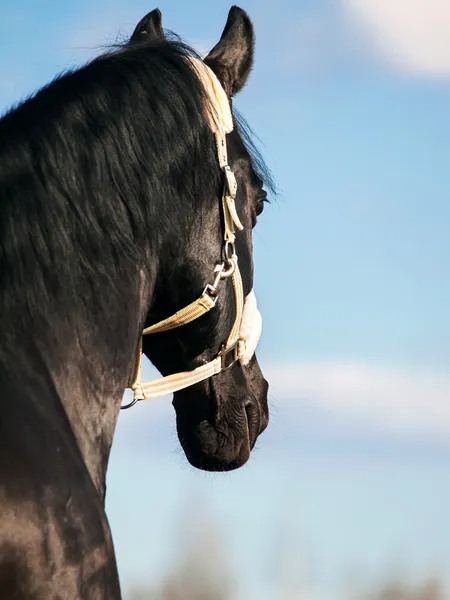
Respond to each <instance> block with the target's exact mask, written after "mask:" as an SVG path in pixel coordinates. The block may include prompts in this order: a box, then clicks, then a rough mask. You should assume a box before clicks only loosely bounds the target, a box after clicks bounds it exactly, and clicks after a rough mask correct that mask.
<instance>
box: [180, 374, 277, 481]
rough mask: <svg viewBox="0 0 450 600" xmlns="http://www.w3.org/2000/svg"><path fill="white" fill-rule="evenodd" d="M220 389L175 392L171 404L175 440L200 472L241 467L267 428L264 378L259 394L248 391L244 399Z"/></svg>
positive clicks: (217, 387) (214, 387) (217, 386)
mask: <svg viewBox="0 0 450 600" xmlns="http://www.w3.org/2000/svg"><path fill="white" fill-rule="evenodd" d="M221 387H222V386H220V384H219V385H217V384H216V385H209V386H208V388H209V389H208V390H195V391H194V390H192V388H191V389H190V390H189V391H187V390H185V391H184V393H183V392H178V393H177V394H175V398H174V402H173V405H174V407H175V411H176V415H177V432H178V438H179V440H180V444H181V446H182V448H183V450H184V453H185V455H186V458H187V460H188V461H189V463H190V464H191V465H192V466H193V467H196V468H197V469H201V470H203V471H232V470H234V469H238V468H239V467H242V466H243V465H244V464H245V463H246V462H247V461H248V460H249V458H250V453H251V451H252V449H253V447H254V445H255V442H256V440H257V438H258V436H259V435H260V434H261V433H262V432H263V431H264V429H265V428H266V427H267V425H268V420H269V417H268V408H267V391H268V385H267V382H266V381H265V379H262V381H261V382H260V384H259V385H258V387H259V388H260V391H259V393H258V394H257V395H255V393H254V392H255V390H254V389H252V390H251V391H252V392H253V393H251V394H249V395H246V398H247V399H245V400H243V399H242V394H240V395H239V396H238V395H237V394H236V393H229V392H230V390H227V389H225V390H223V389H222V390H221V389H220V388H221ZM252 387H253V388H254V386H252ZM227 392H228V393H227ZM238 398H239V399H238Z"/></svg>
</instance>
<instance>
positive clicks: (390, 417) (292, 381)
mask: <svg viewBox="0 0 450 600" xmlns="http://www.w3.org/2000/svg"><path fill="white" fill-rule="evenodd" d="M264 373H265V375H266V377H267V379H268V381H269V382H270V385H271V392H272V393H273V395H274V396H275V397H276V398H277V400H278V401H279V402H280V403H281V404H283V405H284V404H291V405H292V403H295V402H299V401H307V402H310V403H312V404H315V405H316V406H318V407H320V408H322V409H325V410H327V411H330V412H331V413H335V414H339V415H341V416H345V415H348V416H349V417H350V418H351V417H356V418H360V419H363V420H366V421H369V422H373V423H376V424H377V425H379V426H382V427H383V428H385V429H388V430H394V431H396V432H402V433H409V434H411V433H412V434H418V435H419V436H423V435H425V436H426V437H429V436H430V435H432V436H434V435H437V436H439V437H442V438H443V439H448V441H450V376H444V375H437V374H431V373H427V372H420V371H417V370H416V371H407V370H401V369H388V368H382V367H376V366H370V365H358V364H339V363H328V364H327V363H300V364H294V365H280V366H278V367H272V368H269V369H265V370H264Z"/></svg>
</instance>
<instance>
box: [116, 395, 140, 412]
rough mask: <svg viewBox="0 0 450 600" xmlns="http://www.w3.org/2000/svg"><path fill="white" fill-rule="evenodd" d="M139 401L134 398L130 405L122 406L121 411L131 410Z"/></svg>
mask: <svg viewBox="0 0 450 600" xmlns="http://www.w3.org/2000/svg"><path fill="white" fill-rule="evenodd" d="M137 401H138V399H137V398H133V400H132V401H131V402H129V403H128V404H124V405H123V406H121V407H120V410H126V409H127V408H131V407H132V406H134V405H135V404H136V402H137Z"/></svg>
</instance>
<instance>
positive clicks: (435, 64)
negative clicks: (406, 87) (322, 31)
mask: <svg viewBox="0 0 450 600" xmlns="http://www.w3.org/2000/svg"><path fill="white" fill-rule="evenodd" d="M338 1H339V2H341V3H342V7H343V9H344V11H345V12H346V14H347V15H348V16H349V17H350V21H351V23H352V24H353V26H354V27H357V28H358V29H359V30H360V31H359V33H362V34H363V35H362V39H364V40H365V41H366V43H367V42H368V43H369V44H370V45H371V47H372V48H373V49H374V50H375V51H376V52H377V53H378V54H380V55H381V56H382V57H383V59H384V60H385V61H387V62H388V63H390V64H391V65H392V66H394V67H396V68H398V69H401V70H402V71H405V72H409V73H415V74H419V75H425V76H432V77H450V1H449V0H338ZM361 30H362V31H361Z"/></svg>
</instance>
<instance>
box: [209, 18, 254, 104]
mask: <svg viewBox="0 0 450 600" xmlns="http://www.w3.org/2000/svg"><path fill="white" fill-rule="evenodd" d="M254 45H255V34H254V31H253V24H252V22H251V21H250V18H249V16H248V15H247V13H246V12H245V11H243V10H242V8H238V7H237V6H233V7H232V8H231V10H230V12H229V14H228V20H227V23H226V25H225V29H224V30H223V33H222V37H221V38H220V41H219V43H218V44H216V45H215V46H214V48H213V49H212V50H211V52H210V53H209V54H208V56H207V57H206V58H205V59H204V62H205V63H206V64H207V65H208V66H209V67H211V69H212V70H213V71H214V72H215V74H216V75H217V77H218V78H219V80H220V82H221V83H222V85H223V86H224V88H225V90H226V92H227V94H228V95H229V96H230V97H231V96H234V95H235V94H237V93H238V92H239V91H240V90H241V89H242V88H243V87H244V85H245V84H246V82H247V79H248V76H249V74H250V71H251V70H252V66H253V55H254Z"/></svg>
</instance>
